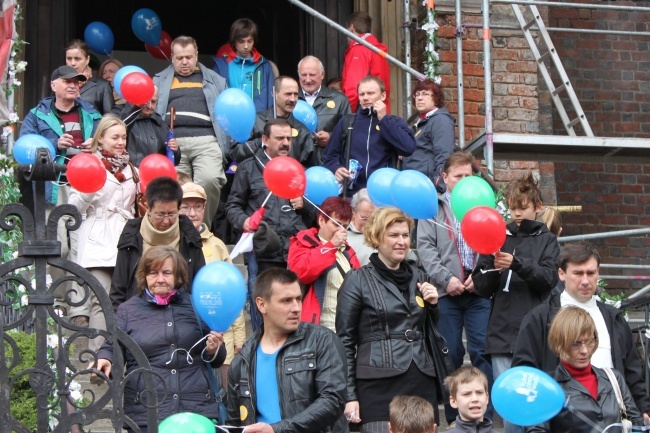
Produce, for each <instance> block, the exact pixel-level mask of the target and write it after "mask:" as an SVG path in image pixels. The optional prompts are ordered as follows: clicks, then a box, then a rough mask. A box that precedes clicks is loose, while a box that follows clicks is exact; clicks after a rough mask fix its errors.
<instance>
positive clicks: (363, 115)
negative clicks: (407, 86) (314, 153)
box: [323, 108, 415, 193]
mask: <svg viewBox="0 0 650 433" xmlns="http://www.w3.org/2000/svg"><path fill="white" fill-rule="evenodd" d="M369 111H370V110H369V109H362V108H360V109H359V110H357V114H356V115H355V118H354V123H353V125H352V128H353V129H352V141H351V149H350V159H356V160H357V161H359V162H360V163H361V166H362V169H361V172H360V173H359V176H358V178H357V181H356V183H355V185H354V188H352V189H351V192H352V193H354V192H356V191H358V190H360V189H361V188H365V187H366V183H367V181H368V178H369V177H370V175H371V174H372V173H374V172H375V170H378V169H380V168H384V167H395V165H396V161H397V156H398V155H401V156H409V155H411V154H412V153H413V152H414V151H415V136H414V135H413V131H411V128H409V126H408V125H407V124H406V122H405V121H404V119H402V118H401V117H397V116H392V115H390V114H387V115H386V116H384V118H383V119H381V121H379V119H377V115H376V114H370V112H369ZM344 128H345V116H343V117H342V118H341V120H339V123H338V124H337V125H336V127H335V128H334V131H332V134H331V135H330V140H329V141H328V142H327V147H325V153H324V154H323V165H324V166H325V167H326V168H328V169H329V170H331V171H332V173H335V172H336V170H337V169H338V168H339V167H343V166H344V165H345V145H346V143H345V140H344V135H345V134H343V129H344Z"/></svg>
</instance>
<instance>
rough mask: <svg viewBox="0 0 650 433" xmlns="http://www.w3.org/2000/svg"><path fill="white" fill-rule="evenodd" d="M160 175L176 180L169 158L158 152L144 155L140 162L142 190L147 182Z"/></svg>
mask: <svg viewBox="0 0 650 433" xmlns="http://www.w3.org/2000/svg"><path fill="white" fill-rule="evenodd" d="M162 176H165V177H171V178H172V179H174V180H176V169H175V168H174V164H172V162H171V161H170V160H169V158H167V157H166V156H164V155H161V154H159V153H152V154H151V155H147V156H145V157H144V158H143V159H142V162H140V184H141V185H140V188H141V189H142V190H143V192H144V190H146V188H147V185H149V182H151V181H152V180H154V179H155V178H157V177H162Z"/></svg>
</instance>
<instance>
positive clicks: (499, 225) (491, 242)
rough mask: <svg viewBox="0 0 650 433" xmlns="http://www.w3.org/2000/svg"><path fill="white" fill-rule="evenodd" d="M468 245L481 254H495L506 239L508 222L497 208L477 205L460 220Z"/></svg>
mask: <svg viewBox="0 0 650 433" xmlns="http://www.w3.org/2000/svg"><path fill="white" fill-rule="evenodd" d="M460 231H461V233H462V234H463V239H465V242H467V245H469V247H470V248H471V249H473V250H474V251H476V252H477V253H480V254H494V253H496V252H497V251H499V250H500V249H501V247H502V246H503V243H504V242H505V241H506V223H505V222H504V221H503V217H502V216H501V214H499V212H497V211H496V210H494V209H492V208H489V207H487V206H477V207H475V208H472V209H470V210H469V211H467V213H466V214H465V216H464V217H463V220H462V221H461V222H460Z"/></svg>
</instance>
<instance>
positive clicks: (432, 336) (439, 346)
mask: <svg viewBox="0 0 650 433" xmlns="http://www.w3.org/2000/svg"><path fill="white" fill-rule="evenodd" d="M424 339H425V341H426V348H427V352H428V353H429V356H431V359H433V365H434V367H435V369H436V394H437V397H438V401H439V402H443V403H446V402H448V401H449V391H447V388H445V385H444V382H445V378H447V376H449V375H451V374H452V373H453V372H454V371H455V370H456V368H455V367H454V363H453V362H452V361H451V358H450V357H449V349H448V348H447V342H446V341H445V339H444V337H443V336H442V335H440V332H438V327H437V326H436V322H435V320H434V317H433V314H431V312H430V311H429V310H428V309H425V320H424Z"/></svg>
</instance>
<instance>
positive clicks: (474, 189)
mask: <svg viewBox="0 0 650 433" xmlns="http://www.w3.org/2000/svg"><path fill="white" fill-rule="evenodd" d="M496 205H497V204H496V197H495V195H494V191H493V190H492V187H491V186H490V184H489V183H487V182H486V181H485V180H484V179H482V178H480V177H478V176H467V177H464V178H462V179H461V180H460V181H458V183H457V184H456V185H455V186H454V189H453V191H452V192H451V210H452V212H453V213H454V215H455V216H456V219H457V220H458V221H462V220H463V217H464V216H465V214H466V213H467V211H469V210H470V209H472V208H474V207H476V206H487V207H489V208H492V209H494V208H495V207H496Z"/></svg>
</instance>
